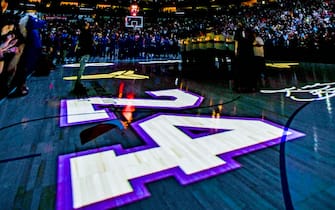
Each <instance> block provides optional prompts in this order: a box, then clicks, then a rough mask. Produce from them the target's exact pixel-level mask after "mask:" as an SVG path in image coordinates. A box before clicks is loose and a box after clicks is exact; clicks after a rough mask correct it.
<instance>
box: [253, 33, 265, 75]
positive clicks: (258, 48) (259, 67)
mask: <svg viewBox="0 0 335 210" xmlns="http://www.w3.org/2000/svg"><path fill="white" fill-rule="evenodd" d="M253 35H254V42H253V46H254V56H255V68H256V71H257V78H258V79H259V78H260V76H264V74H265V58H264V41H263V39H262V37H261V36H260V35H259V33H258V32H257V31H254V33H253Z"/></svg>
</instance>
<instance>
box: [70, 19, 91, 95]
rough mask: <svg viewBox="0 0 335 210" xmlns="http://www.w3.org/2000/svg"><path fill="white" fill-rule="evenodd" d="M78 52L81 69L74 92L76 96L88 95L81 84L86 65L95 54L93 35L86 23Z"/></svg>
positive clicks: (79, 40) (80, 35) (78, 45)
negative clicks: (92, 54) (93, 53)
mask: <svg viewBox="0 0 335 210" xmlns="http://www.w3.org/2000/svg"><path fill="white" fill-rule="evenodd" d="M76 51H77V53H78V55H79V56H80V60H79V62H80V68H79V71H78V73H77V80H76V82H75V84H74V89H73V92H74V93H75V94H86V88H85V87H84V86H83V84H82V83H81V77H82V76H83V74H84V71H85V66H86V63H87V62H88V60H89V59H90V55H91V53H92V52H93V35H92V33H91V30H90V24H89V23H88V22H85V23H84V27H83V28H82V29H81V31H80V34H79V38H78V44H77V47H76Z"/></svg>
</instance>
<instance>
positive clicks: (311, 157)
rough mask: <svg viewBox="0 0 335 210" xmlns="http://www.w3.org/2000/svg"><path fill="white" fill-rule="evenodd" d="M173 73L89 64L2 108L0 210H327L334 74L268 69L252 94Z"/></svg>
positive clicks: (155, 66) (169, 66)
mask: <svg viewBox="0 0 335 210" xmlns="http://www.w3.org/2000/svg"><path fill="white" fill-rule="evenodd" d="M181 68H182V67H181V64H180V62H178V61H169V62H167V63H163V62H161V61H160V62H154V61H151V63H146V62H144V63H141V62H140V61H136V60H135V61H134V60H133V61H128V62H125V61H123V62H115V63H90V64H89V65H88V66H87V68H86V71H85V76H84V78H83V84H84V85H85V87H86V88H87V94H86V95H76V94H73V93H72V92H71V89H72V87H73V77H72V76H73V75H76V71H77V70H78V66H77V65H75V64H74V65H66V66H61V65H60V66H57V68H56V69H55V70H54V71H52V72H51V73H50V74H49V75H48V76H39V77H36V76H32V77H30V78H29V79H28V86H29V88H30V89H29V91H30V92H29V95H27V96H25V97H22V98H5V99H3V100H1V102H0V147H1V150H0V182H1V185H0V192H1V194H0V206H1V209H4V210H10V209H23V210H28V209H32V210H36V209H41V210H53V209H57V210H66V209H120V210H121V209H122V210H130V209H134V210H135V209H136V210H150V209H152V210H157V209H161V210H168V209H171V210H172V209H178V210H191V209H192V210H222V209H234V210H235V209H335V203H334V200H335V147H334V144H335V98H334V96H335V68H334V65H326V64H307V63H300V64H299V65H298V66H295V67H294V68H284V69H279V68H277V66H272V65H271V66H269V68H268V69H267V72H266V74H265V76H264V78H263V79H262V80H261V81H260V85H261V88H260V90H259V91H257V92H252V93H238V92H235V91H234V90H233V88H232V85H233V81H231V80H228V79H226V78H224V76H223V77H220V76H215V77H211V76H210V75H206V69H197V71H198V73H199V72H200V73H201V74H202V73H203V74H204V75H203V76H200V77H187V76H185V75H183V74H182V73H181V71H180V70H181Z"/></svg>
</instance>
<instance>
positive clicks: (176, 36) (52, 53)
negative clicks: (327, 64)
mask: <svg viewBox="0 0 335 210" xmlns="http://www.w3.org/2000/svg"><path fill="white" fill-rule="evenodd" d="M6 3H7V4H8V0H1V6H2V13H1V25H0V26H1V40H0V41H1V43H0V78H1V79H0V85H1V87H0V93H1V96H2V97H4V96H6V95H7V94H8V91H10V90H11V88H13V87H16V88H17V89H18V90H20V92H19V93H20V94H17V95H19V96H21V95H26V94H28V88H27V87H26V86H25V84H24V81H23V82H20V83H21V84H20V86H18V84H15V77H17V74H18V72H25V73H24V74H25V76H22V75H21V76H20V77H19V78H22V77H23V78H24V77H26V76H27V74H31V73H33V72H34V68H35V69H36V68H37V62H36V64H33V63H31V67H30V69H23V70H20V69H19V68H23V67H22V66H23V65H22V64H21V65H19V63H20V62H19V61H18V60H16V62H14V63H13V62H12V61H13V59H14V60H15V58H16V57H19V56H16V55H18V54H20V53H22V52H23V51H24V50H23V49H20V46H22V43H23V44H26V45H27V43H28V41H27V40H28V39H29V37H27V34H24V33H25V32H27V31H29V30H31V29H28V28H27V24H22V22H24V21H22V20H23V17H24V16H27V14H26V13H19V14H15V15H14V14H13V13H14V12H13V11H8V10H7V11H6V8H5V7H6V5H5V4H6ZM334 5H335V3H334V1H321V0H316V1H315V0H304V1H302V0H298V1H288V0H278V1H277V2H273V3H269V4H256V5H254V6H252V7H248V6H241V5H235V6H231V5H230V6H227V7H226V8H222V9H221V10H217V11H216V12H214V13H211V14H208V13H201V14H198V15H197V14H192V15H190V16H173V15H165V16H164V17H158V18H155V20H154V21H152V22H144V27H143V28H127V27H125V24H124V17H110V18H107V19H106V18H103V17H101V16H99V15H96V16H95V17H94V18H92V17H91V16H89V15H86V16H85V15H78V14H72V15H64V14H41V15H40V16H39V17H38V18H39V20H44V23H45V24H43V27H42V24H41V25H40V26H39V27H35V28H34V32H33V33H32V34H35V35H36V34H38V35H39V37H40V43H39V44H38V43H37V42H36V43H37V45H36V46H34V48H38V49H40V54H38V55H41V56H42V55H46V56H47V58H48V59H49V60H50V61H51V62H52V64H53V65H57V64H64V63H72V62H78V56H77V53H76V46H77V42H78V37H79V34H80V31H81V28H80V27H79V26H80V25H81V24H80V23H82V22H85V21H86V22H87V21H88V22H90V27H91V31H92V33H93V39H94V42H93V43H94V46H93V49H94V50H93V51H92V55H91V56H92V58H93V59H97V60H99V58H105V59H107V60H109V61H113V60H117V59H132V58H159V57H165V58H177V57H178V56H180V50H181V43H182V40H184V39H187V38H193V37H198V36H202V35H204V34H207V33H214V34H220V35H222V36H223V37H225V38H229V39H233V40H234V39H235V36H236V32H237V31H238V30H240V29H241V28H243V29H250V30H252V31H254V32H256V33H257V34H258V36H259V37H261V39H263V41H264V49H265V58H266V59H276V58H280V59H290V57H285V56H287V52H290V53H291V55H292V56H293V58H296V59H305V58H308V59H311V60H313V59H318V60H320V61H329V60H332V58H331V53H329V52H332V51H334V50H335V40H334V39H335V30H334V29H335V14H334V11H335V8H334ZM29 15H31V16H33V15H32V14H29ZM13 16H14V17H16V18H12V17H13ZM64 16H65V17H66V18H57V17H64ZM46 17H55V18H46ZM35 18H36V17H35ZM145 20H146V19H145ZM25 23H27V21H26V22H25ZM22 34H23V35H22ZM35 38H36V37H35ZM14 41H15V43H14ZM13 43H14V44H13ZM25 47H27V46H25ZM35 50H36V49H35ZM293 54H294V55H293ZM17 59H18V58H17ZM20 60H22V56H21V59H20ZM13 65H17V66H16V67H13ZM19 74H20V73H19ZM13 78H14V79H13ZM21 80H22V79H21Z"/></svg>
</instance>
